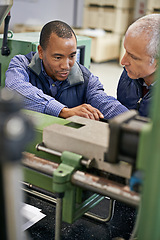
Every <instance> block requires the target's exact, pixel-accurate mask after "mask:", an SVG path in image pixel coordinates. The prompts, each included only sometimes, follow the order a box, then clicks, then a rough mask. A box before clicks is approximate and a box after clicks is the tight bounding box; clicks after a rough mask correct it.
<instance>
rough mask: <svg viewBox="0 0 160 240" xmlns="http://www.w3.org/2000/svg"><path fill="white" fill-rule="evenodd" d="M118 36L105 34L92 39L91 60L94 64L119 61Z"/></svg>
mask: <svg viewBox="0 0 160 240" xmlns="http://www.w3.org/2000/svg"><path fill="white" fill-rule="evenodd" d="M120 39H121V37H120V35H117V34H114V33H107V34H106V35H105V36H100V37H92V44H91V59H92V61H94V62H97V63H99V62H105V61H109V60H114V59H119V53H120Z"/></svg>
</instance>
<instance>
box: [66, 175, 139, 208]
mask: <svg viewBox="0 0 160 240" xmlns="http://www.w3.org/2000/svg"><path fill="white" fill-rule="evenodd" d="M71 182H72V183H73V184H75V185H76V186H79V187H83V188H85V189H88V190H90V191H93V192H96V193H99V194H101V195H103V196H108V197H110V198H112V199H116V200H119V201H122V202H125V203H127V204H130V205H133V206H138V205H139V203H140V196H139V194H138V193H136V192H133V191H130V189H129V187H128V186H124V185H122V184H119V183H116V182H113V181H111V180H108V179H107V178H104V177H99V176H94V175H92V174H88V173H85V172H81V171H76V172H75V173H74V174H73V175H72V179H71Z"/></svg>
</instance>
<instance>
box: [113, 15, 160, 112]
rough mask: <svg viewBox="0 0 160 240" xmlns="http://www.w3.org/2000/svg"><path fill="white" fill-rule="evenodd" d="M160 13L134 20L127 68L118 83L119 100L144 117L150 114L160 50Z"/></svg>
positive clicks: (127, 42)
mask: <svg viewBox="0 0 160 240" xmlns="http://www.w3.org/2000/svg"><path fill="white" fill-rule="evenodd" d="M159 39H160V14H149V15H146V16H144V17H142V18H140V19H138V20H137V21H135V22H134V23H133V24H132V25H131V26H130V27H129V28H128V30H127V32H126V34H125V38H124V48H125V54H124V56H123V58H122V60H121V64H122V65H124V70H123V73H122V75H121V78H120V80H119V83H118V88H117V99H118V100H119V101H120V102H121V103H122V104H123V105H125V106H126V107H127V108H128V109H136V110H138V111H139V114H140V115H141V116H145V117H147V116H150V115H149V114H150V112H149V111H150V102H151V98H152V88H153V85H156V82H155V81H154V80H155V79H154V78H155V72H156V69H157V64H158V59H159V53H160V52H159V51H160V40H159Z"/></svg>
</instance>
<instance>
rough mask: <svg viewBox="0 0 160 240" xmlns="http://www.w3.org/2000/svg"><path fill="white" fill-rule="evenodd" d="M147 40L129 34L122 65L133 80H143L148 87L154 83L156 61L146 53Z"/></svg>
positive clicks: (126, 37)
mask: <svg viewBox="0 0 160 240" xmlns="http://www.w3.org/2000/svg"><path fill="white" fill-rule="evenodd" d="M147 43H148V42H147V40H146V39H145V38H144V36H139V37H133V36H131V34H130V33H129V32H128V33H127V34H126V36H125V40H124V48H125V50H126V52H125V54H124V56H123V58H122V60H121V64H122V65H124V66H125V69H126V71H127V74H128V76H129V77H130V78H132V79H138V78H143V79H144V81H145V82H146V83H148V84H147V85H150V84H151V83H152V82H153V74H154V72H155V70H156V61H155V60H154V62H152V59H151V57H150V56H149V55H148V54H147V52H146V46H147Z"/></svg>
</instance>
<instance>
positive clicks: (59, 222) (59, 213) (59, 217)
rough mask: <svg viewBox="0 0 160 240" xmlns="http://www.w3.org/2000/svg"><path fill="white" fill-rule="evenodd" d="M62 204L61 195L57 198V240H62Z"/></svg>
mask: <svg viewBox="0 0 160 240" xmlns="http://www.w3.org/2000/svg"><path fill="white" fill-rule="evenodd" d="M62 203H63V197H62V196H61V195H59V197H57V204H56V218H55V222H56V224H55V240H60V239H61V225H62Z"/></svg>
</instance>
